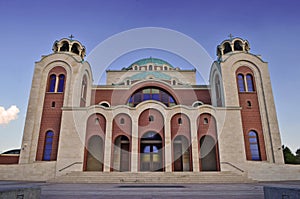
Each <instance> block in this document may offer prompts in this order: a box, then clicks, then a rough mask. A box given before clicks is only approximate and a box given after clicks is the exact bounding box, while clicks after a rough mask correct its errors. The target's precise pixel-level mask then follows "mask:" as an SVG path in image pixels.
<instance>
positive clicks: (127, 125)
mask: <svg viewBox="0 0 300 199" xmlns="http://www.w3.org/2000/svg"><path fill="white" fill-rule="evenodd" d="M121 119H123V120H124V124H121ZM120 135H124V136H126V137H127V138H128V139H129V141H131V135H132V119H131V117H130V116H129V115H128V114H125V113H119V114H118V115H116V116H115V117H114V119H113V126H112V140H113V143H114V140H115V139H116V138H117V137H118V136H120Z"/></svg>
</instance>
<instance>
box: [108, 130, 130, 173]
mask: <svg viewBox="0 0 300 199" xmlns="http://www.w3.org/2000/svg"><path fill="white" fill-rule="evenodd" d="M130 140H131V139H130V138H129V137H128V136H127V135H118V136H117V137H115V139H113V147H112V166H111V168H112V170H113V171H130V166H131V144H130V142H131V141H130Z"/></svg>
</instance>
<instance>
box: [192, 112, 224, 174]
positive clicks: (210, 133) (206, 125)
mask: <svg viewBox="0 0 300 199" xmlns="http://www.w3.org/2000/svg"><path fill="white" fill-rule="evenodd" d="M197 127H198V129H197V137H198V153H199V154H201V153H202V151H203V150H201V141H202V140H203V139H205V138H208V139H210V138H211V139H212V140H213V142H214V143H213V144H214V147H213V148H212V149H214V156H215V163H216V171H220V158H219V144H218V133H217V132H218V130H217V122H216V119H215V117H214V116H213V115H211V114H209V113H202V114H201V115H199V116H198V118H197ZM202 161H206V160H205V158H201V157H200V160H199V168H200V171H202V167H203V162H202Z"/></svg>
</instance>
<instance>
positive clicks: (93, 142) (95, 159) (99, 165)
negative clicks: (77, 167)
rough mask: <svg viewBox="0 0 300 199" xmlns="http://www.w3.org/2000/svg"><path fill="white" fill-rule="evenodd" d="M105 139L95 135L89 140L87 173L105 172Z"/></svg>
mask: <svg viewBox="0 0 300 199" xmlns="http://www.w3.org/2000/svg"><path fill="white" fill-rule="evenodd" d="M103 151H104V142H103V139H102V138H101V137H100V136H98V135H94V136H92V137H91V138H90V139H89V142H88V147H87V159H86V170H87V171H103V157H104V153H103Z"/></svg>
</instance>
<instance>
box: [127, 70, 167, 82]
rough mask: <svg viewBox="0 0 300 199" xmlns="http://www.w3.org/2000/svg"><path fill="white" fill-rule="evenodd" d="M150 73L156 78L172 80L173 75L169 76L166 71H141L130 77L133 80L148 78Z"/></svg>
mask: <svg viewBox="0 0 300 199" xmlns="http://www.w3.org/2000/svg"><path fill="white" fill-rule="evenodd" d="M149 75H152V76H153V77H155V78H156V79H163V80H171V76H169V75H167V74H165V73H161V72H157V71H145V72H141V73H138V74H135V75H133V76H131V77H130V78H129V79H130V80H131V81H135V80H140V79H146V78H147V77H148V76H149Z"/></svg>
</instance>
